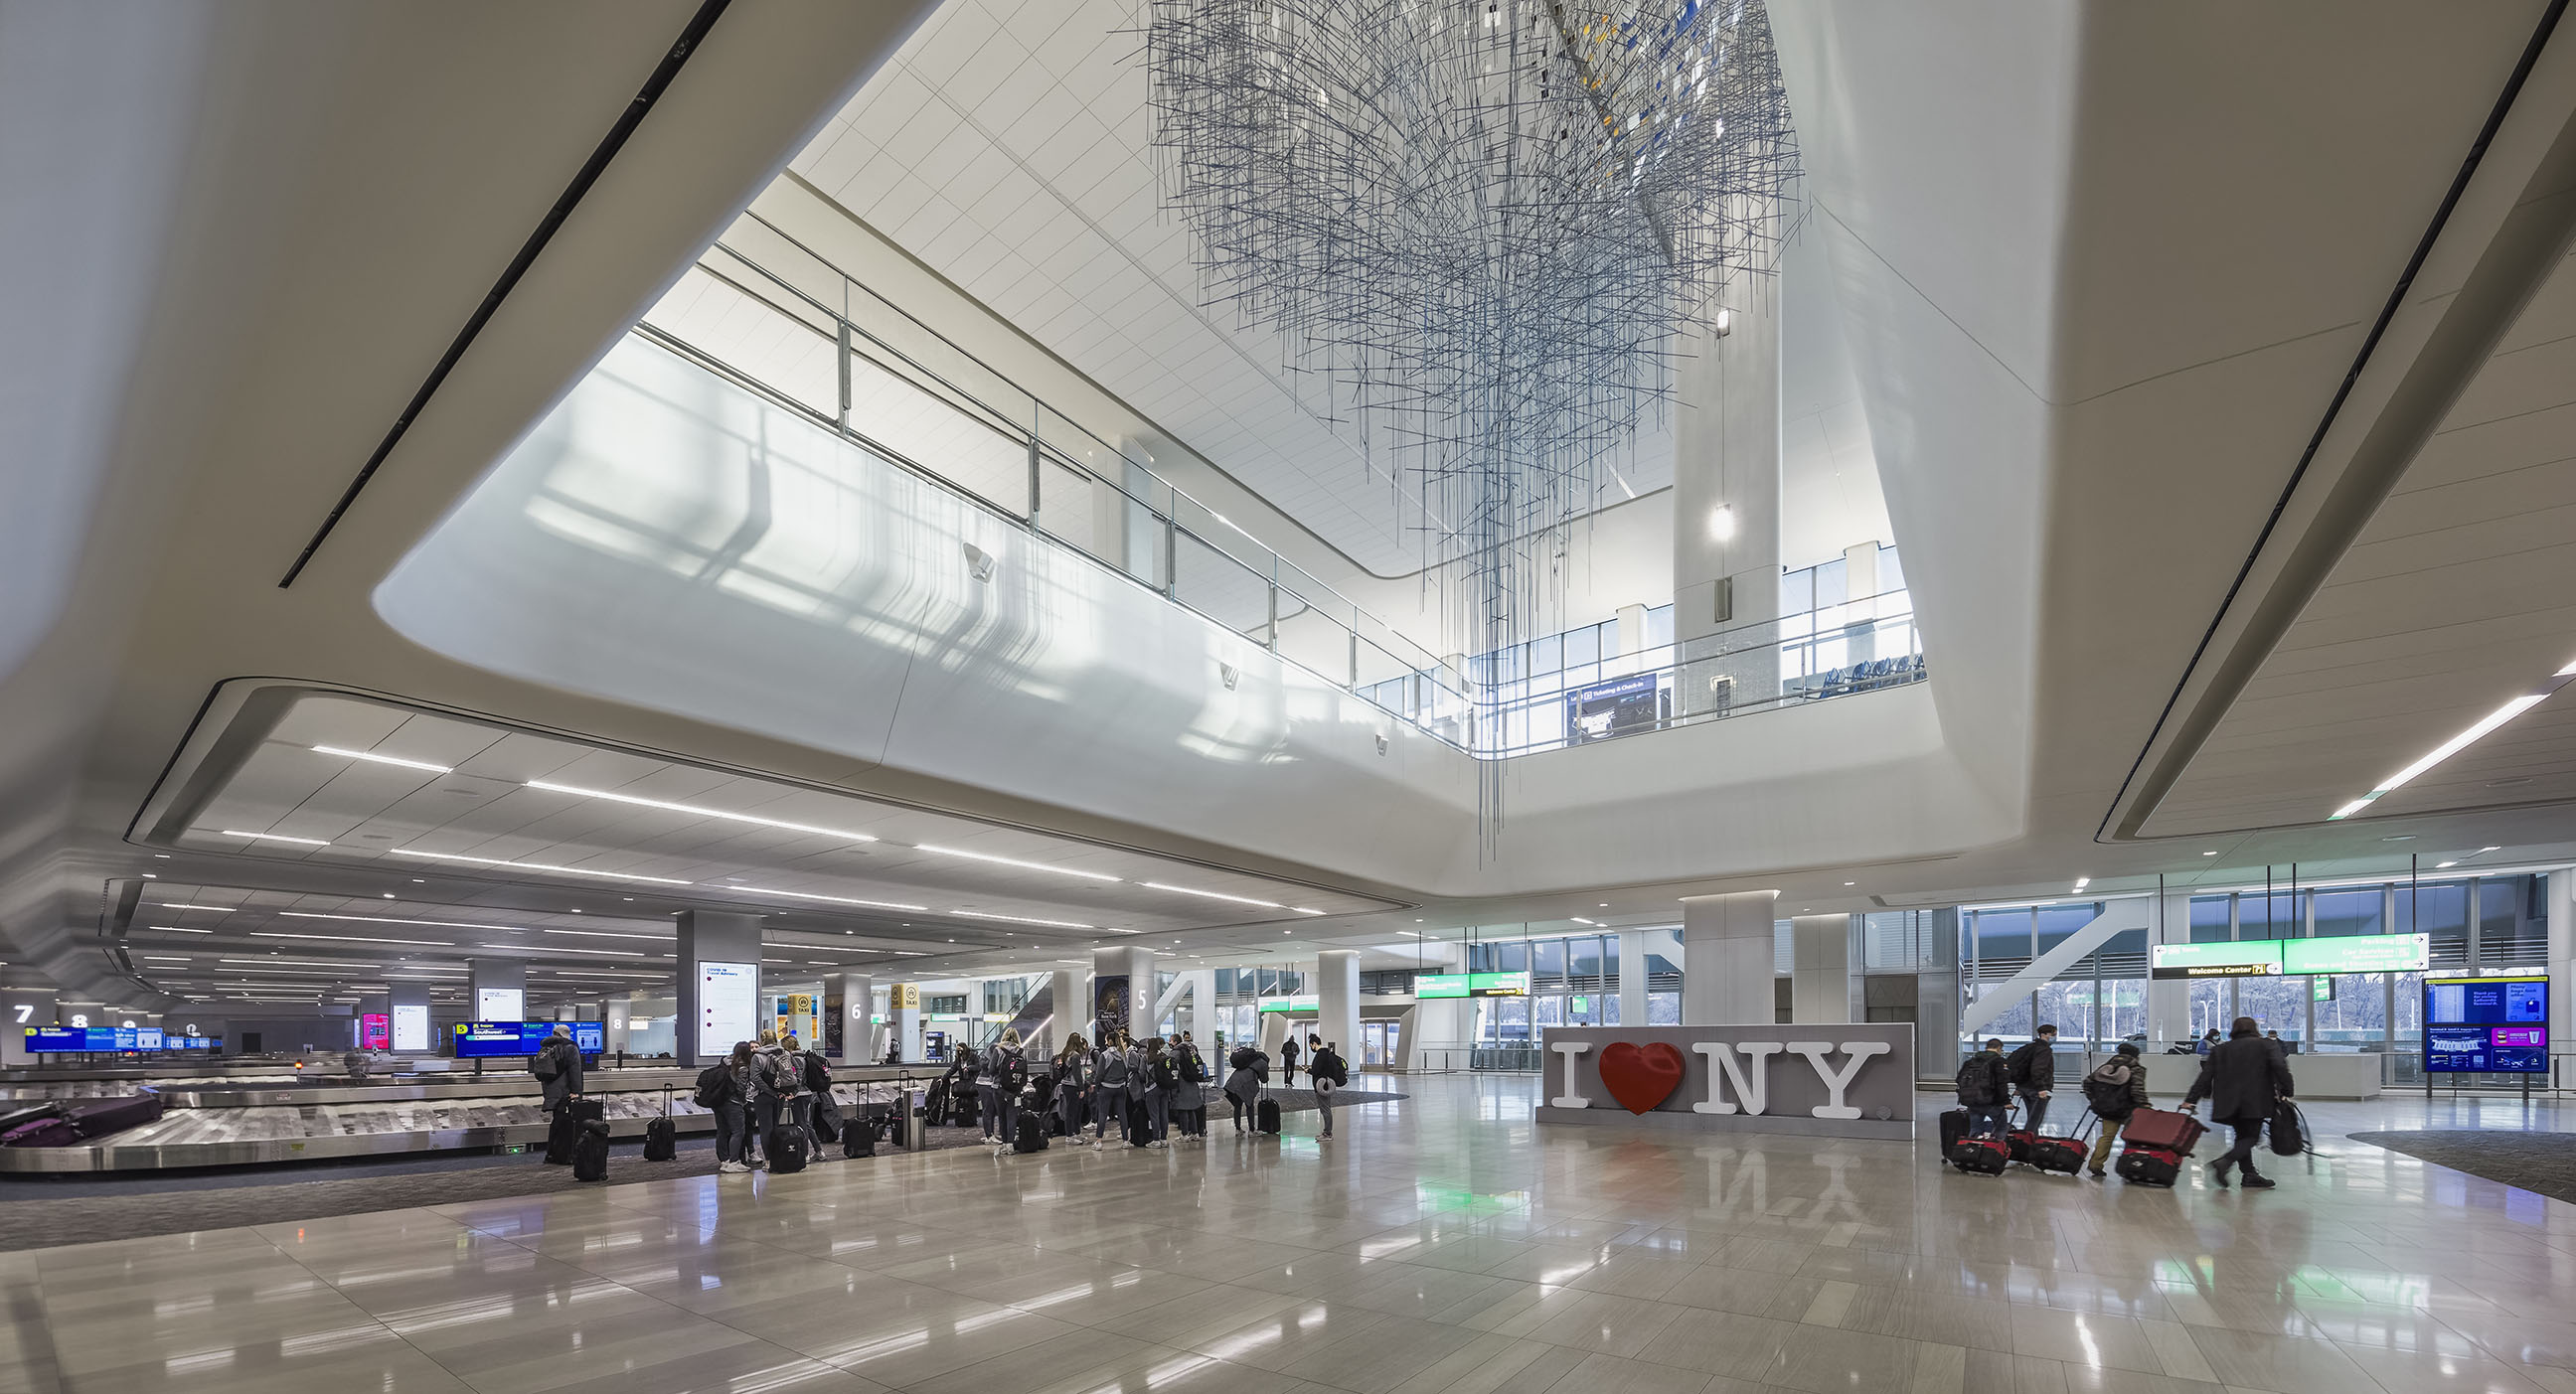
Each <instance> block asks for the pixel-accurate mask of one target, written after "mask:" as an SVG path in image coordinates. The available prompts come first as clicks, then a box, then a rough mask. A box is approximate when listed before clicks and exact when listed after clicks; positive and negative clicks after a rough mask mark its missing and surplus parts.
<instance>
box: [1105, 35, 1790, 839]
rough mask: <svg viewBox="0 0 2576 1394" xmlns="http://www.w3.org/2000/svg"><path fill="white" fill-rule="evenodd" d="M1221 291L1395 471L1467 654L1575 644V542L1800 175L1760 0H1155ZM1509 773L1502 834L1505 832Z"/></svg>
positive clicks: (1779, 221) (1186, 198) (1207, 277)
mask: <svg viewBox="0 0 2576 1394" xmlns="http://www.w3.org/2000/svg"><path fill="white" fill-rule="evenodd" d="M1149 12H1150V25H1149V27H1148V30H1147V40H1146V50H1145V51H1146V63H1147V66H1148V69H1149V71H1150V73H1151V77H1152V81H1153V93H1154V97H1153V100H1154V108H1155V115H1156V144H1157V146H1158V148H1159V150H1160V152H1161V153H1162V157H1163V165H1164V175H1165V182H1166V187H1167V191H1168V198H1169V201H1170V203H1171V205H1172V206H1174V207H1175V208H1176V209H1177V210H1178V211H1179V212H1180V214H1181V216H1182V218H1183V220H1184V221H1185V222H1186V223H1187V225H1188V226H1189V228H1190V230H1191V232H1192V234H1193V238H1194V244H1195V255H1196V258H1197V262H1198V266H1199V272H1200V282H1201V293H1202V296H1203V298H1204V299H1205V300H1206V302H1207V303H1209V304H1211V305H1225V306H1230V307H1231V308H1232V309H1233V310H1234V311H1235V313H1236V314H1237V316H1238V317H1239V319H1240V320H1241V322H1242V323H1244V324H1247V325H1259V326H1262V327H1266V328H1269V329H1271V330H1274V331H1275V332H1276V333H1277V334H1278V335H1279V336H1280V339H1281V341H1282V345H1283V348H1284V351H1285V358H1286V361H1287V364H1288V366H1290V367H1291V368H1293V369H1296V370H1298V371H1300V372H1304V373H1311V374H1314V375H1315V376H1316V378H1317V379H1318V380H1319V381H1321V382H1322V383H1324V384H1325V390H1326V392H1327V393H1328V397H1327V400H1326V402H1325V404H1324V405H1323V408H1322V414H1323V415H1324V416H1325V417H1326V418H1327V419H1328V420H1333V421H1336V422H1338V423H1346V424H1348V425H1350V426H1351V427H1352V428H1354V429H1355V430H1356V432H1357V434H1358V437H1359V440H1360V443H1361V444H1362V446H1363V447H1364V448H1366V449H1368V450H1369V451H1370V453H1371V456H1372V458H1373V459H1374V458H1377V457H1378V455H1379V452H1380V449H1381V446H1380V444H1379V442H1383V448H1384V453H1385V454H1386V455H1387V456H1391V459H1389V460H1388V461H1387V463H1388V465H1389V469H1388V477H1389V481H1390V485H1391V486H1392V494H1393V497H1394V499H1395V500H1396V506H1397V507H1399V508H1402V509H1404V510H1406V512H1407V514H1408V515H1409V516H1408V517H1407V519H1406V524H1407V526H1408V527H1410V528H1413V529H1415V530H1416V531H1417V533H1418V536H1419V537H1420V539H1421V543H1422V547H1423V561H1424V564H1425V565H1426V566H1427V567H1442V568H1445V572H1444V574H1446V575H1449V576H1451V577H1453V578H1454V580H1455V582H1456V584H1455V586H1454V588H1453V590H1452V592H1451V593H1452V596H1453V598H1454V601H1455V603H1456V609H1457V613H1456V614H1455V615H1454V616H1453V618H1454V619H1456V620H1457V621H1458V622H1459V628H1460V630H1461V631H1462V635H1461V637H1462V638H1463V639H1464V640H1465V641H1466V642H1467V643H1468V644H1469V645H1470V647H1469V648H1468V649H1467V651H1468V652H1486V651H1490V650H1492V649H1495V648H1499V647H1502V646H1503V645H1506V644H1509V643H1513V642H1516V641H1517V640H1519V639H1520V638H1523V637H1527V635H1528V634H1529V633H1531V632H1539V631H1537V630H1536V629H1535V626H1538V625H1541V624H1544V623H1546V622H1548V621H1550V620H1551V619H1552V618H1553V614H1552V612H1553V610H1554V608H1555V601H1556V600H1557V599H1558V598H1560V596H1561V594H1562V587H1563V576H1562V574H1561V572H1560V569H1559V566H1558V562H1559V559H1561V558H1562V556H1563V555H1564V553H1565V543H1566V542H1567V540H1568V537H1567V535H1568V533H1569V531H1570V528H1571V526H1572V524H1573V522H1574V520H1576V519H1578V518H1581V517H1583V516H1585V515H1587V514H1589V513H1591V512H1593V511H1594V510H1596V509H1597V508H1599V507H1600V506H1601V505H1602V504H1603V503H1604V502H1605V501H1606V497H1616V496H1611V495H1608V490H1609V489H1610V488H1611V487H1613V480H1612V479H1611V477H1610V468H1611V465H1612V463H1613V462H1614V461H1615V460H1616V459H1617V458H1618V457H1619V455H1620V453H1621V452H1622V451H1623V450H1625V449H1626V448H1627V447H1628V446H1629V444H1630V443H1631V442H1632V441H1633V440H1634V438H1635V436H1636V434H1637V430H1638V427H1639V425H1640V423H1641V421H1642V420H1643V419H1644V417H1645V415H1646V413H1647V412H1649V411H1650V410H1655V409H1657V408H1659V406H1660V404H1661V402H1662V401H1663V399H1664V398H1665V397H1666V396H1667V395H1668V394H1669V392H1670V390H1671V386H1672V379H1673V359H1674V355H1675V353H1676V352H1677V346H1678V345H1679V343H1680V342H1681V339H1682V336H1683V335H1684V333H1685V332H1686V331H1687V330H1688V328H1689V327H1690V325H1691V324H1692V322H1693V321H1694V320H1695V318H1696V317H1698V316H1699V315H1700V314H1701V313H1702V311H1703V310H1704V309H1705V308H1706V306H1707V305H1708V304H1709V302H1710V300H1711V298H1712V297H1713V296H1715V295H1716V294H1718V293H1719V292H1720V291H1721V290H1722V289H1723V288H1724V287H1725V286H1726V285H1727V284H1728V283H1729V282H1730V281H1732V280H1733V279H1734V278H1736V277H1737V276H1740V275H1744V274H1748V273H1753V274H1759V273H1763V272H1767V271H1768V270H1769V269H1770V267H1771V266H1772V263H1773V258H1774V255H1775V251H1776V246H1777V241H1778V239H1779V237H1780V236H1781V235H1782V231H1783V228H1784V225H1785V220H1784V218H1783V217H1782V216H1781V210H1782V208H1783V201H1784V198H1785V196H1786V195H1787V193H1788V191H1789V186H1790V185H1791V183H1792V181H1793V180H1794V179H1795V177H1796V173H1797V150H1796V144H1795V141H1794V139H1793V137H1792V135H1791V131H1790V126H1789V114H1788V106H1787V102H1786V100H1785V97H1784V95H1783V93H1782V90H1781V85H1780V74H1779V64H1778V62H1777V59H1776V57H1775V55H1774V54H1773V52H1772V48H1771V35H1770V28H1769V24H1768V20H1767V18H1766V16H1765V14H1764V12H1763V10H1762V7H1761V6H1760V5H1759V4H1757V3H1752V2H1751V0H1722V3H1720V4H1716V5H1705V4H1701V3H1699V0H1654V3H1643V2H1641V0H1629V2H1628V3H1614V4H1604V3H1601V0H1591V3H1581V2H1580V0H1150V4H1149ZM1501 767H1502V762H1500V761H1494V762H1490V763H1489V766H1488V770H1489V774H1488V779H1487V784H1488V785H1489V786H1491V787H1489V788H1488V789H1487V790H1486V797H1485V805H1486V811H1487V813H1488V815H1489V817H1488V819H1487V822H1488V828H1489V831H1490V828H1491V826H1492V824H1493V823H1494V821H1495V819H1494V817H1493V816H1492V815H1495V814H1498V812H1499V798H1500V789H1499V787H1498V783H1497V781H1499V778H1500V770H1501Z"/></svg>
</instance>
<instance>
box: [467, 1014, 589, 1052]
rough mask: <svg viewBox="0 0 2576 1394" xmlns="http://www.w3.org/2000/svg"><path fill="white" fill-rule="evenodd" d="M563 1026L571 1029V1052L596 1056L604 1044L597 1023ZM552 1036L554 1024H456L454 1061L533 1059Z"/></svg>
mask: <svg viewBox="0 0 2576 1394" xmlns="http://www.w3.org/2000/svg"><path fill="white" fill-rule="evenodd" d="M565 1024H566V1025H568V1026H570V1027H572V1044H573V1048H574V1049H576V1050H578V1051H580V1052H581V1053H582V1054H584V1055H597V1054H599V1052H600V1050H601V1049H602V1048H603V1047H604V1046H606V1045H607V1043H608V1028H607V1026H606V1025H605V1024H603V1023H601V1022H596V1021H574V1022H567V1023H565ZM554 1033H555V1023H553V1022H551V1021H461V1022H458V1023H457V1024H456V1058H457V1059H459V1060H478V1059H481V1060H488V1059H493V1058H495V1057H499V1056H510V1055H534V1054H536V1053H537V1049H538V1047H540V1046H543V1045H544V1044H545V1043H546V1038H547V1037H548V1036H551V1035H553V1034H554Z"/></svg>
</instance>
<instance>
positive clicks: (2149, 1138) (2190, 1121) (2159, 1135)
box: [2120, 1108, 2209, 1157]
mask: <svg viewBox="0 0 2576 1394" xmlns="http://www.w3.org/2000/svg"><path fill="white" fill-rule="evenodd" d="M2208 1131H2209V1129H2208V1128H2207V1127H2205V1126H2203V1125H2202V1123H2201V1121H2200V1120H2199V1119H2197V1118H2194V1117H2192V1116H2191V1115H2190V1114H2188V1113H2174V1112H2171V1111H2169V1110H2166V1109H2161V1108H2142V1109H2139V1110H2137V1111H2136V1112H2134V1113H2131V1114H2130V1115H2129V1126H2128V1130H2127V1131H2125V1132H2123V1133H2121V1134H2120V1140H2121V1142H2123V1143H2124V1144H2126V1145H2127V1146H2130V1147H2144V1148H2153V1149H2156V1150H2158V1151H2163V1152H2171V1153H2172V1154H2174V1155H2175V1156H2176V1157H2188V1156H2190V1155H2191V1149H2192V1148H2194V1147H2196V1146H2198V1145H2199V1144H2200V1135H2201V1134H2203V1133H2205V1132H2208Z"/></svg>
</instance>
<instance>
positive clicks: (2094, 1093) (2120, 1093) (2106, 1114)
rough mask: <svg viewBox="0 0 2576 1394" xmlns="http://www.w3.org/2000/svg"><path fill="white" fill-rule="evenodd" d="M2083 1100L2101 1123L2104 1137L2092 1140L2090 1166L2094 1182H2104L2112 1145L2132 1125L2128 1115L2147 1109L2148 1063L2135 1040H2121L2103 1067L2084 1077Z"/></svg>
mask: <svg viewBox="0 0 2576 1394" xmlns="http://www.w3.org/2000/svg"><path fill="white" fill-rule="evenodd" d="M2084 1101H2085V1103H2086V1104H2088V1105H2090V1106H2091V1107H2092V1110H2093V1115H2094V1116H2095V1117H2097V1118H2099V1119H2101V1120H2102V1132H2101V1135H2100V1136H2098V1137H2096V1138H2094V1139H2093V1156H2092V1158H2091V1161H2090V1162H2089V1164H2088V1169H2089V1170H2090V1171H2091V1173H2092V1176H2093V1179H2094V1180H2096V1181H2099V1180H2101V1179H2102V1176H2103V1171H2102V1164H2103V1163H2104V1162H2107V1161H2109V1160H2111V1144H2112V1143H2114V1142H2117V1141H2119V1138H2120V1131H2121V1129H2123V1128H2126V1127H2128V1126H2129V1116H2130V1115H2131V1114H2134V1113H2136V1112H2137V1111H2138V1110H2139V1109H2142V1108H2145V1107H2147V1062H2146V1059H2145V1057H2143V1056H2141V1055H2140V1054H2139V1053H2138V1043H2137V1042H2136V1041H2122V1042H2120V1048H2119V1049H2118V1050H2116V1051H2114V1052H2112V1055H2111V1058H2110V1059H2108V1060H2105V1061H2103V1062H2102V1068H2100V1069H2098V1070H2095V1071H2094V1072H2093V1073H2091V1074H2089V1075H2086V1076H2085V1077H2084Z"/></svg>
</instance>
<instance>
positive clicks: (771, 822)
mask: <svg viewBox="0 0 2576 1394" xmlns="http://www.w3.org/2000/svg"><path fill="white" fill-rule="evenodd" d="M527 785H528V787H529V788H531V789H543V790H545V791H546V792H547V793H550V794H573V795H577V796H579V797H581V798H585V799H606V800H608V801H609V802H611V803H623V804H633V805H635V806H636V807H638V808H658V809H661V810H663V811H664V812H667V813H685V814H688V815H689V816H690V817H693V818H721V819H723V820H725V821H726V822H728V823H751V824H754V825H757V826H759V827H764V828H782V829H785V830H786V831H788V832H792V833H812V834H814V835H815V836H817V837H837V838H840V839H841V840H843V841H845V842H877V841H881V840H882V839H880V838H878V837H877V835H876V834H874V833H863V832H854V831H852V830H850V829H848V828H824V827H817V826H815V825H814V824H812V823H790V822H787V821H785V820H783V819H778V818H763V817H761V816H759V815H758V814H755V813H735V812H732V811H731V810H728V809H722V808H708V807H705V806H704V805H701V804H689V803H673V802H671V801H670V800H668V799H647V798H641V797H638V796H637V795H634V794H618V793H612V792H610V791H609V790H606V789H584V788H582V787H580V786H579V785H574V784H555V783H552V782H550V781H547V780H543V779H531V780H529V781H528V782H527Z"/></svg>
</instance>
